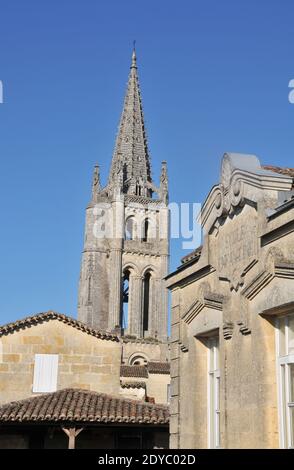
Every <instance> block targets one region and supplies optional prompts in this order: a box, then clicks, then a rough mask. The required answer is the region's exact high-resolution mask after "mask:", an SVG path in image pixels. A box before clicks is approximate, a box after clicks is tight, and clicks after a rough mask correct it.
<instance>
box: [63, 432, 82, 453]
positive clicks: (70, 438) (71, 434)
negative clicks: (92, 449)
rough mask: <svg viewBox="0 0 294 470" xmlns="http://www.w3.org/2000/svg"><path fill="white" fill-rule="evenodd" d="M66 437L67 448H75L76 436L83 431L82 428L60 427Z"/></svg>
mask: <svg viewBox="0 0 294 470" xmlns="http://www.w3.org/2000/svg"><path fill="white" fill-rule="evenodd" d="M61 429H62V431H63V432H65V434H66V435H67V437H68V449H75V444H76V437H77V436H78V435H79V434H80V432H82V431H83V429H84V428H80V429H76V428H75V427H73V428H63V427H62V428H61Z"/></svg>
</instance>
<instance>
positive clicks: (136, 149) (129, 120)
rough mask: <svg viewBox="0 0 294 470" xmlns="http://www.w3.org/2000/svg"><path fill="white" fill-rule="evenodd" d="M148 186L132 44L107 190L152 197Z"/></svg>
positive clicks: (150, 181)
mask: <svg viewBox="0 0 294 470" xmlns="http://www.w3.org/2000/svg"><path fill="white" fill-rule="evenodd" d="M151 183H152V178H151V168H150V157H149V151H148V145H147V136H146V130H145V123H144V116H143V108H142V101H141V92H140V87H139V79H138V72H137V61H136V50H135V43H134V49H133V53H132V65H131V70H130V74H129V80H128V85H127V90H126V95H125V100H124V105H123V111H122V115H121V119H120V123H119V128H118V135H117V138H116V143H115V148H114V153H113V157H112V164H111V170H110V175H109V180H108V185H109V188H114V187H117V186H118V185H119V186H120V189H121V192H122V193H124V194H132V195H138V196H145V197H152V190H151V188H150V184H151Z"/></svg>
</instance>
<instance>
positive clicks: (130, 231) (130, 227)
mask: <svg viewBox="0 0 294 470" xmlns="http://www.w3.org/2000/svg"><path fill="white" fill-rule="evenodd" d="M135 230H136V222H135V220H134V217H129V218H128V219H127V220H126V227H125V239H126V240H134V238H135Z"/></svg>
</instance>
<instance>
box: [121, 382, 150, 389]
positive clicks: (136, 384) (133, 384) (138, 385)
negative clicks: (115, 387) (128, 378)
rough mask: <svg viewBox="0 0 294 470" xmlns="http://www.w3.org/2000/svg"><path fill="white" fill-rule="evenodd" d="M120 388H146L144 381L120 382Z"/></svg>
mask: <svg viewBox="0 0 294 470" xmlns="http://www.w3.org/2000/svg"><path fill="white" fill-rule="evenodd" d="M120 386H121V387H122V388H146V382H121V383H120Z"/></svg>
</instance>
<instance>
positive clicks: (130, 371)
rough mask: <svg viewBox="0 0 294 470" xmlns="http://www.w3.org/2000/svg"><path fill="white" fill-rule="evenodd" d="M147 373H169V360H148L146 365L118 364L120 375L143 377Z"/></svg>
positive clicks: (146, 375)
mask: <svg viewBox="0 0 294 470" xmlns="http://www.w3.org/2000/svg"><path fill="white" fill-rule="evenodd" d="M148 373H149V374H169V373H170V364H169V362H153V361H151V362H148V364H147V366H124V365H122V366H120V375H121V377H142V378H143V377H144V378H146V379H147V378H148Z"/></svg>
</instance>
